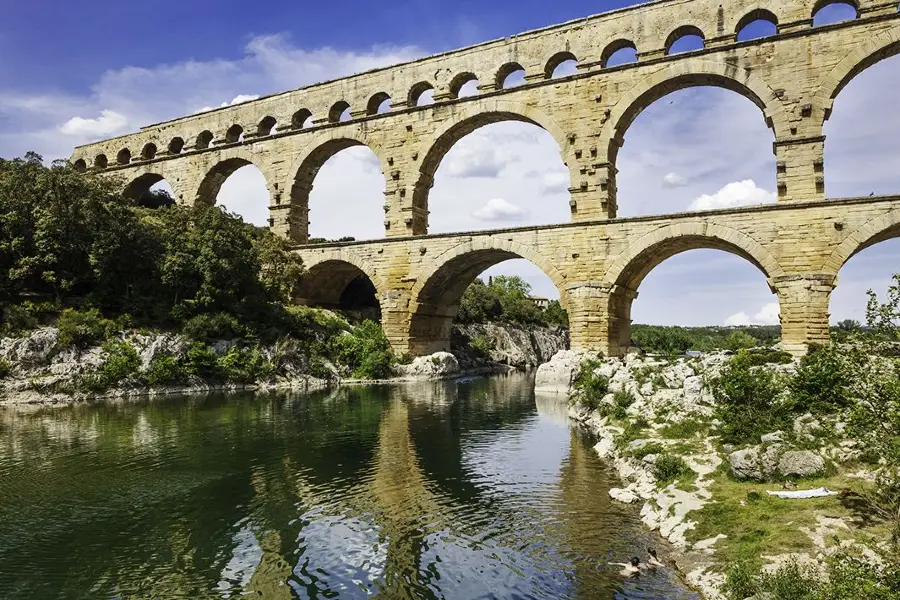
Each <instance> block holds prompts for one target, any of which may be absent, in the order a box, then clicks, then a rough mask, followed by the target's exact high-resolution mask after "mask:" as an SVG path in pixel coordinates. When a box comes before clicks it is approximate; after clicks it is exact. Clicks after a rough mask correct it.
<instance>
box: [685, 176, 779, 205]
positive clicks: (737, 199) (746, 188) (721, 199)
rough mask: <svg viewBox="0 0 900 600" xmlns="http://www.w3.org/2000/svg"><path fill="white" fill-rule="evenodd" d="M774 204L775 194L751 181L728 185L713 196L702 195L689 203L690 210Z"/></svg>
mask: <svg viewBox="0 0 900 600" xmlns="http://www.w3.org/2000/svg"><path fill="white" fill-rule="evenodd" d="M771 202H775V192H769V191H766V190H764V189H762V188H760V187H757V186H756V183H755V182H754V181H753V180H752V179H746V180H744V181H735V182H732V183H729V184H728V185H726V186H725V187H723V188H722V189H721V190H719V191H718V192H716V193H715V194H712V195H709V194H703V195H702V196H699V197H698V198H696V199H695V200H694V201H693V202H691V206H690V209H691V210H712V209H716V208H734V207H737V206H752V205H754V204H767V203H771Z"/></svg>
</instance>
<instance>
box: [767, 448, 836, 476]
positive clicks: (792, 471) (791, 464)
mask: <svg viewBox="0 0 900 600" xmlns="http://www.w3.org/2000/svg"><path fill="white" fill-rule="evenodd" d="M824 471H825V460H824V459H823V458H822V457H821V456H819V455H818V454H816V453H815V452H810V451H809V450H791V451H789V452H785V453H784V454H782V455H781V459H780V460H779V461H778V473H779V475H783V476H784V477H813V476H815V475H820V474H821V473H823V472H824Z"/></svg>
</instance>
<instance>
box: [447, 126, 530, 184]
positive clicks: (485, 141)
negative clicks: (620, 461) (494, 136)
mask: <svg viewBox="0 0 900 600" xmlns="http://www.w3.org/2000/svg"><path fill="white" fill-rule="evenodd" d="M480 133H481V135H478V134H472V135H473V136H474V137H473V138H472V140H471V141H470V142H469V143H467V144H466V145H465V146H461V147H459V149H458V150H457V151H456V152H454V153H452V154H449V155H448V156H447V157H446V158H445V160H444V163H443V164H442V165H441V168H442V170H445V172H446V173H447V174H448V175H450V176H451V177H458V178H468V177H485V178H493V177H498V176H499V175H500V173H501V172H502V171H503V170H504V169H505V168H506V167H507V166H508V165H510V164H511V163H513V162H515V160H516V157H515V155H513V154H512V153H510V151H509V145H505V146H502V150H501V149H498V145H497V144H496V143H494V142H493V140H491V139H490V136H489V135H485V133H484V132H480Z"/></svg>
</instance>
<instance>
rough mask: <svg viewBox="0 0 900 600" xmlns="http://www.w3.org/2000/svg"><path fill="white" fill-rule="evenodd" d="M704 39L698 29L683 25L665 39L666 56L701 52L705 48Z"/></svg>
mask: <svg viewBox="0 0 900 600" xmlns="http://www.w3.org/2000/svg"><path fill="white" fill-rule="evenodd" d="M705 40H706V37H705V36H704V35H703V32H702V31H701V30H700V28H698V27H695V26H693V25H684V26H682V27H679V28H678V29H676V30H675V31H673V32H672V33H670V34H669V37H668V38H666V46H665V48H666V54H667V55H672V54H682V53H684V52H693V51H695V50H703V49H704V48H705V47H706V41H705Z"/></svg>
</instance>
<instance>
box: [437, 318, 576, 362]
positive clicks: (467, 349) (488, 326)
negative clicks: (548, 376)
mask: <svg viewBox="0 0 900 600" xmlns="http://www.w3.org/2000/svg"><path fill="white" fill-rule="evenodd" d="M568 345H569V331H568V330H567V329H564V328H560V327H539V326H525V325H513V324H495V323H483V324H472V325H454V326H453V331H452V333H451V337H450V346H451V350H452V352H453V354H454V355H456V357H457V358H458V359H459V363H460V366H461V367H463V368H472V367H478V366H483V365H485V364H489V363H493V364H499V365H508V366H510V367H515V368H517V369H524V368H528V367H537V366H538V365H540V364H543V363H545V362H547V361H549V360H550V359H551V358H552V357H553V356H554V355H555V354H556V353H557V352H559V351H560V350H562V349H564V348H566V347H567V346H568Z"/></svg>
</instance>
